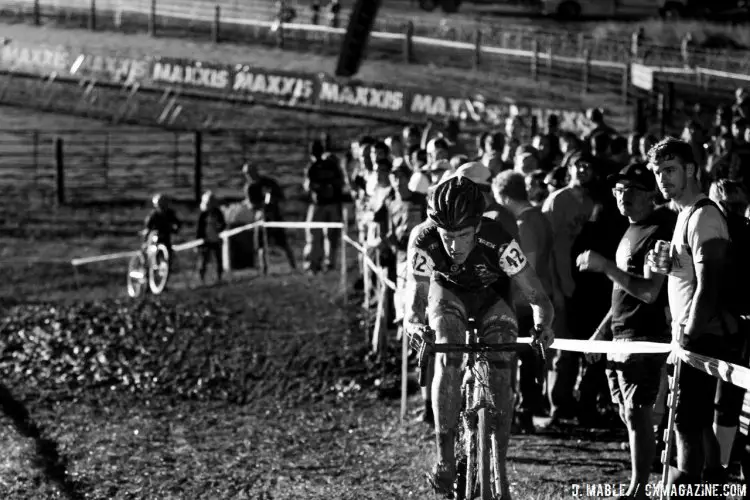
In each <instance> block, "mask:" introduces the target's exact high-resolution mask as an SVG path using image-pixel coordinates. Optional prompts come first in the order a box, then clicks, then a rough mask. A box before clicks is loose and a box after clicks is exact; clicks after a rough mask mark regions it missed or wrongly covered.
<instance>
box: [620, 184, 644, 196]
mask: <svg viewBox="0 0 750 500" xmlns="http://www.w3.org/2000/svg"><path fill="white" fill-rule="evenodd" d="M633 190H635V191H643V192H645V191H646V189H643V188H642V187H641V186H636V185H630V186H618V187H613V188H612V194H613V195H614V196H622V195H624V194H625V193H627V192H628V191H633Z"/></svg>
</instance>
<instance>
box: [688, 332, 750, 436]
mask: <svg viewBox="0 0 750 500" xmlns="http://www.w3.org/2000/svg"><path fill="white" fill-rule="evenodd" d="M749 334H750V325H749V324H748V322H747V321H744V320H741V321H740V322H739V332H738V333H736V334H734V335H732V336H730V337H729V338H728V339H727V342H726V345H727V349H726V353H727V354H726V356H724V357H723V358H722V359H724V360H725V361H728V362H730V363H735V364H737V365H740V366H748V357H749V354H750V335H749ZM683 366H684V365H683ZM744 399H745V389H743V388H742V387H739V386H736V385H734V384H732V383H730V382H725V381H723V380H719V382H718V385H717V387H716V398H715V399H714V404H715V411H714V422H716V423H717V424H718V425H721V426H724V427H734V426H736V425H737V424H739V422H740V413H742V403H743V401H744Z"/></svg>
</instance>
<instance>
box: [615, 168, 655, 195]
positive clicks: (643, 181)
mask: <svg viewBox="0 0 750 500" xmlns="http://www.w3.org/2000/svg"><path fill="white" fill-rule="evenodd" d="M607 181H608V182H609V183H610V185H613V186H614V185H615V184H617V183H618V182H629V183H630V184H633V185H635V186H638V187H640V188H641V189H645V190H646V191H655V190H656V177H654V174H653V172H651V171H650V170H649V169H648V167H646V164H645V163H631V164H630V165H628V166H627V167H625V168H623V169H622V170H620V171H619V172H618V173H616V174H612V175H610V176H609V177H607Z"/></svg>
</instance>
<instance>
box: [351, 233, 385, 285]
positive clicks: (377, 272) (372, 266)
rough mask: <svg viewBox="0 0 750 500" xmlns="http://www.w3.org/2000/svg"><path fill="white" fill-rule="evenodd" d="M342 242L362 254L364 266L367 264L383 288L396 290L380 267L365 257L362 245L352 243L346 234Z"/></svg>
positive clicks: (365, 252) (365, 253)
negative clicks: (382, 284)
mask: <svg viewBox="0 0 750 500" xmlns="http://www.w3.org/2000/svg"><path fill="white" fill-rule="evenodd" d="M344 241H346V242H347V243H349V244H350V245H351V246H353V247H354V248H355V249H356V250H357V251H358V252H359V253H361V254H362V259H364V261H365V264H367V267H369V268H370V269H372V272H373V273H375V275H376V276H377V277H378V278H380V280H381V281H382V282H383V283H385V286H387V287H388V288H390V289H391V290H393V291H395V290H396V284H395V283H394V282H393V281H391V280H389V279H388V276H386V274H385V273H384V272H383V270H382V269H381V268H380V267H378V266H377V264H375V262H373V261H372V260H371V259H370V257H368V256H367V251H366V250H365V249H364V248H363V247H362V245H360V244H359V243H357V242H356V241H354V240H353V239H351V238H350V237H349V236H347V235H346V234H345V235H344Z"/></svg>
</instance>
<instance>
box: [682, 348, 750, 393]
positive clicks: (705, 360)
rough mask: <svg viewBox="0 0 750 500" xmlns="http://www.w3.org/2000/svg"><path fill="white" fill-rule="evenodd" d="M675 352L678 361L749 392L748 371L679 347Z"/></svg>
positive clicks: (749, 377) (749, 380) (749, 374)
mask: <svg viewBox="0 0 750 500" xmlns="http://www.w3.org/2000/svg"><path fill="white" fill-rule="evenodd" d="M675 352H676V354H677V355H678V356H679V357H680V359H682V360H683V361H684V362H685V363H687V364H689V365H690V366H692V367H693V368H696V369H698V370H701V371H704V372H706V373H708V374H709V375H711V376H713V377H716V378H719V379H721V380H723V381H725V382H729V383H730V384H734V385H736V386H738V387H742V388H743V389H746V390H750V369H748V368H746V367H744V366H739V365H735V364H734V363H729V362H727V361H721V360H719V359H714V358H710V357H708V356H704V355H702V354H696V353H694V352H690V351H686V350H685V349H682V348H679V347H678V348H677V349H676V350H675Z"/></svg>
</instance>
